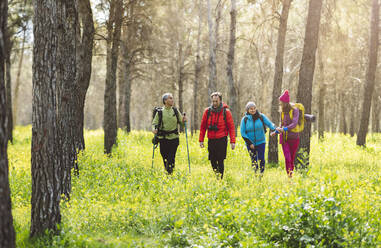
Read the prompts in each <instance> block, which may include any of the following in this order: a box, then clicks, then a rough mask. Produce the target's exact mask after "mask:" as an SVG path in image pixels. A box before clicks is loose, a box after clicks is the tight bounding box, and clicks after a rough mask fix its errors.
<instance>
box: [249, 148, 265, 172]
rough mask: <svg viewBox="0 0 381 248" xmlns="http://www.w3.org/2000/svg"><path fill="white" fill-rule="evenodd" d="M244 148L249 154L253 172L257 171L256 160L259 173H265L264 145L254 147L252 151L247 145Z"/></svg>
mask: <svg viewBox="0 0 381 248" xmlns="http://www.w3.org/2000/svg"><path fill="white" fill-rule="evenodd" d="M246 147H247V150H248V152H249V154H250V158H251V165H252V166H253V167H254V169H255V172H257V171H258V160H259V165H260V172H261V173H263V172H264V171H265V150H266V143H263V144H259V145H256V146H254V150H252V149H250V146H248V145H247V144H246Z"/></svg>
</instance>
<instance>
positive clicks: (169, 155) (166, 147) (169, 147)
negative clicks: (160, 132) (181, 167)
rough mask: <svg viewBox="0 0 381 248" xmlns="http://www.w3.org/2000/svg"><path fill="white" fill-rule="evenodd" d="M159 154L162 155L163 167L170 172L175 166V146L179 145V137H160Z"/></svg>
mask: <svg viewBox="0 0 381 248" xmlns="http://www.w3.org/2000/svg"><path fill="white" fill-rule="evenodd" d="M159 142H160V154H161V156H162V157H163V162H164V168H165V169H166V171H167V172H168V174H172V172H173V168H175V157H176V151H177V147H178V146H179V138H177V139H172V140H168V139H160V141H159Z"/></svg>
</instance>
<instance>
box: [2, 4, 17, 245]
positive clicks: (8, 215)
mask: <svg viewBox="0 0 381 248" xmlns="http://www.w3.org/2000/svg"><path fill="white" fill-rule="evenodd" d="M7 17H8V1H7V0H0V210H1V211H0V247H9V248H13V247H15V230H14V227H13V217H12V204H11V192H10V188H9V179H8V175H9V173H8V155H7V148H8V135H7V114H6V109H7V106H6V92H5V67H4V63H5V59H6V58H5V57H6V48H5V40H4V38H5V35H6V30H7Z"/></svg>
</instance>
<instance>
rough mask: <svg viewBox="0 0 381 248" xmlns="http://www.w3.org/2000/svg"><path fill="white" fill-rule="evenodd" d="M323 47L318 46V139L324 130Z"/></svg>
mask: <svg viewBox="0 0 381 248" xmlns="http://www.w3.org/2000/svg"><path fill="white" fill-rule="evenodd" d="M322 53H323V48H322V45H320V46H319V47H318V60H319V71H320V82H319V103H318V105H319V106H318V108H319V109H318V113H319V115H318V137H319V140H323V139H324V131H325V123H324V122H325V109H324V100H325V93H326V83H325V71H324V69H325V68H324V63H323V54H322Z"/></svg>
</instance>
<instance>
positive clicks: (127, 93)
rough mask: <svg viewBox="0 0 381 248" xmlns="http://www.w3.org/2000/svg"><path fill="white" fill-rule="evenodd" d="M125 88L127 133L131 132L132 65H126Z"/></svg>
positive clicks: (125, 124)
mask: <svg viewBox="0 0 381 248" xmlns="http://www.w3.org/2000/svg"><path fill="white" fill-rule="evenodd" d="M124 78H125V80H126V81H125V87H124V104H123V106H124V114H123V116H124V120H123V125H124V128H125V130H126V132H127V133H129V132H131V119H130V102H131V73H130V64H129V63H127V64H126V68H125V71H124Z"/></svg>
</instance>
